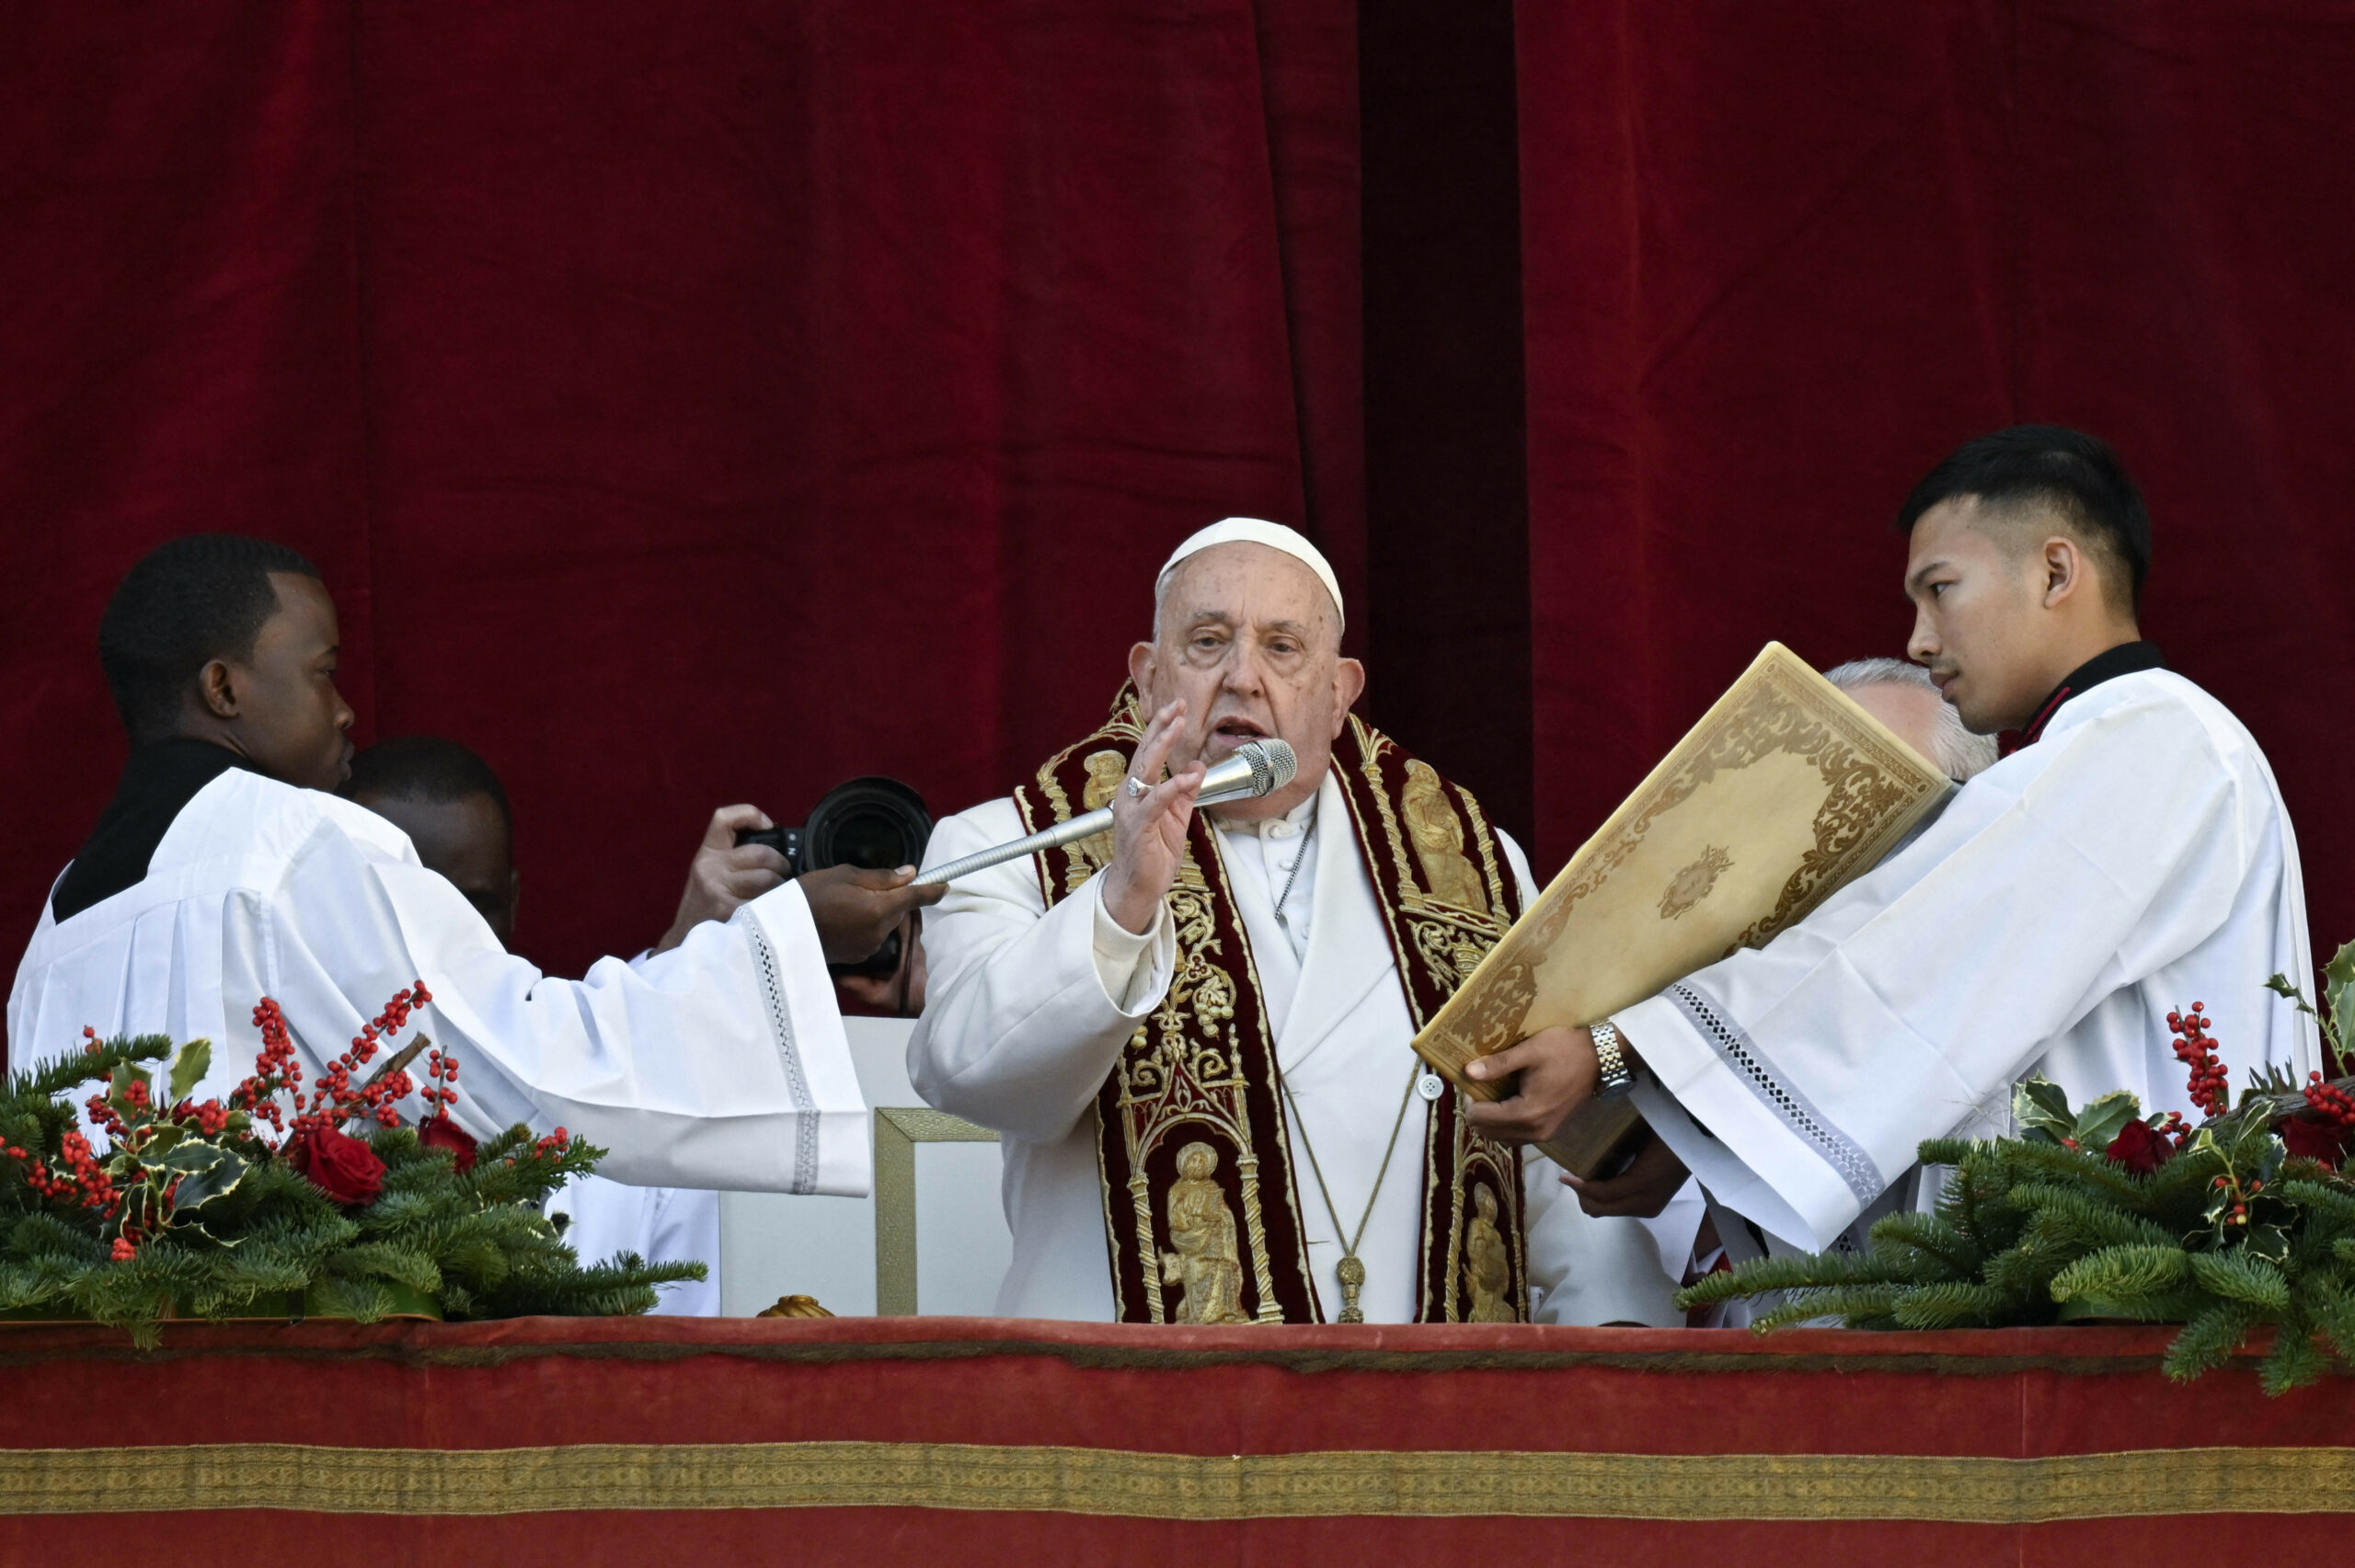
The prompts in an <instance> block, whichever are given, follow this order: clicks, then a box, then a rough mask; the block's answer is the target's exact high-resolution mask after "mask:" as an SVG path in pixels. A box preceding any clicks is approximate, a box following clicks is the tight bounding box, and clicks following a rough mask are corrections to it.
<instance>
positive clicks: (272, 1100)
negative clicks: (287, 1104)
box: [229, 980, 440, 1137]
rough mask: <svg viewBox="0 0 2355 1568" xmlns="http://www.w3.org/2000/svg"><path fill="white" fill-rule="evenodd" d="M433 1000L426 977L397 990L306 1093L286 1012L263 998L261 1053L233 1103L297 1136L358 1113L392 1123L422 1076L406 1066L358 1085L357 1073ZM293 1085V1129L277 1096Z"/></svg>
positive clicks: (258, 1016) (257, 1014)
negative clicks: (313, 1090)
mask: <svg viewBox="0 0 2355 1568" xmlns="http://www.w3.org/2000/svg"><path fill="white" fill-rule="evenodd" d="M432 1000H433V993H432V992H431V991H429V990H426V989H425V982H424V981H423V980H419V981H417V982H416V983H415V984H413V985H410V986H408V987H406V988H404V989H403V990H397V991H395V992H394V993H393V997H392V1000H391V1001H387V1002H385V1010H384V1011H383V1012H382V1013H378V1014H376V1016H375V1017H374V1018H373V1019H371V1020H370V1021H369V1022H368V1023H366V1024H362V1025H361V1028H360V1033H358V1034H357V1035H354V1036H352V1037H351V1048H350V1050H347V1051H345V1052H344V1053H343V1054H342V1055H341V1056H339V1057H337V1058H336V1059H334V1060H333V1061H330V1062H329V1063H327V1071H326V1072H324V1073H323V1074H321V1075H320V1078H319V1083H318V1089H317V1091H316V1093H304V1091H303V1089H302V1082H303V1067H302V1064H301V1063H300V1062H299V1061H297V1060H296V1059H295V1056H294V1041H293V1035H292V1034H291V1032H290V1031H289V1030H288V1029H287V1027H286V1014H285V1013H284V1012H283V1011H282V1010H281V1008H280V1007H279V1005H278V1003H277V1002H276V1001H272V1000H271V999H270V998H269V997H263V998H262V999H261V1001H260V1003H259V1004H258V1006H256V1007H255V1008H254V1026H255V1027H256V1028H258V1029H259V1030H260V1031H261V1054H260V1055H258V1056H257V1057H256V1058H254V1070H253V1075H252V1076H251V1077H249V1078H247V1080H246V1081H245V1082H242V1083H240V1084H238V1085H237V1086H236V1088H235V1089H233V1090H231V1091H230V1092H229V1103H230V1104H233V1105H238V1106H242V1107H243V1108H245V1109H247V1110H249V1111H251V1112H252V1113H253V1114H254V1115H255V1116H258V1117H263V1118H266V1119H267V1120H268V1121H269V1122H270V1126H271V1127H275V1128H276V1129H278V1130H279V1131H280V1132H291V1133H292V1134H293V1135H294V1136H297V1137H299V1136H301V1135H302V1134H304V1133H306V1132H310V1131H312V1130H315V1129H317V1128H323V1127H341V1126H342V1125H343V1123H344V1122H346V1121H347V1120H349V1119H350V1118H351V1117H352V1116H373V1117H374V1118H375V1119H376V1121H377V1122H378V1123H379V1124H380V1125H382V1126H385V1127H391V1126H393V1125H394V1124H395V1123H396V1122H398V1121H399V1120H400V1113H399V1112H398V1111H397V1110H396V1108H395V1107H396V1104H398V1102H399V1101H400V1100H401V1098H402V1097H403V1096H404V1095H406V1094H408V1093H409V1092H410V1091H412V1090H414V1089H415V1088H416V1087H417V1081H416V1080H415V1079H413V1078H411V1077H410V1076H409V1075H408V1070H406V1069H404V1070H397V1071H394V1072H388V1073H385V1075H384V1076H383V1077H382V1078H379V1079H377V1080H375V1081H374V1082H364V1083H361V1084H358V1085H354V1084H353V1082H352V1076H353V1074H354V1073H355V1072H356V1071H357V1070H359V1069H361V1068H363V1067H365V1066H367V1065H368V1063H369V1062H370V1061H371V1060H373V1059H374V1057H375V1055H376V1052H377V1050H378V1049H379V1048H380V1047H382V1046H383V1045H384V1043H385V1041H387V1040H389V1039H391V1038H392V1037H393V1036H395V1035H397V1034H399V1033H400V1032H401V1030H402V1028H403V1027H404V1026H406V1025H407V1024H408V1019H409V1014H410V1013H414V1012H416V1011H417V1010H418V1009H419V1008H420V1007H422V1006H424V1005H425V1004H426V1003H427V1002H429V1001H432ZM435 1054H436V1055H437V1056H438V1055H439V1054H440V1053H439V1052H436V1053H435ZM290 1090H291V1091H293V1096H294V1112H295V1115H294V1122H293V1127H291V1128H290V1127H288V1126H287V1124H286V1122H285V1120H284V1117H283V1114H282V1113H281V1111H280V1109H279V1106H278V1104H277V1097H278V1095H279V1094H280V1093H282V1092H285V1091H290Z"/></svg>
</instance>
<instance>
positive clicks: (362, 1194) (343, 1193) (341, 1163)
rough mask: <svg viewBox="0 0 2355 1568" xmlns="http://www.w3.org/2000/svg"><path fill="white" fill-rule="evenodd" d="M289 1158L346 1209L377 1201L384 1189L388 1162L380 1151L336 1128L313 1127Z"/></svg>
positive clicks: (296, 1141)
mask: <svg viewBox="0 0 2355 1568" xmlns="http://www.w3.org/2000/svg"><path fill="white" fill-rule="evenodd" d="M287 1157H288V1159H290V1160H291V1161H292V1162H293V1165H294V1168H295V1169H296V1170H298V1171H300V1172H302V1173H303V1174H304V1175H305V1176H307V1177H309V1178H310V1182H311V1185H313V1186H315V1187H316V1188H318V1189H319V1190H320V1191H321V1192H323V1193H325V1194H327V1196H329V1197H331V1198H333V1199H335V1200H336V1202H338V1203H339V1204H342V1205H343V1206H344V1207H346V1208H357V1207H360V1206H361V1205H362V1204H367V1203H373V1202H375V1201H376V1195H377V1194H378V1193H379V1192H382V1191H383V1190H384V1186H385V1162H383V1161H382V1160H379V1159H377V1158H376V1151H375V1150H373V1149H371V1148H369V1147H368V1146H367V1145H366V1144H364V1143H362V1142H361V1141H360V1140H359V1139H356V1138H350V1137H347V1136H346V1135H344V1134H342V1133H339V1132H338V1131H336V1130H335V1128H333V1127H313V1128H311V1129H310V1130H309V1131H308V1132H306V1133H304V1135H303V1136H302V1137H300V1138H298V1139H295V1140H294V1148H293V1151H292V1152H291V1153H290V1154H289V1155H288V1156H287Z"/></svg>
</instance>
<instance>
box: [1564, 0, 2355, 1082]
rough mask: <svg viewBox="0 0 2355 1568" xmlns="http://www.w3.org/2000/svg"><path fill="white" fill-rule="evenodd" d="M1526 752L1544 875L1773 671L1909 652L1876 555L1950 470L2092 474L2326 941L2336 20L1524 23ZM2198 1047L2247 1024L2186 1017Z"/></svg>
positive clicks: (2105, 0)
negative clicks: (1979, 457)
mask: <svg viewBox="0 0 2355 1568" xmlns="http://www.w3.org/2000/svg"><path fill="white" fill-rule="evenodd" d="M1519 23H1520V32H1519V40H1518V42H1519V63H1520V79H1521V125H1522V226H1523V235H1524V236H1525V249H1524V264H1525V267H1526V269H1527V270H1526V302H1527V323H1526V326H1527V342H1528V361H1529V432H1530V433H1529V459H1530V491H1531V526H1530V539H1531V579H1532V585H1533V591H1534V595H1535V601H1536V612H1535V628H1536V630H1535V637H1534V644H1535V646H1534V660H1535V666H1536V674H1535V689H1536V701H1535V704H1534V705H1535V723H1536V741H1535V749H1534V758H1535V773H1536V780H1537V789H1538V817H1539V820H1540V821H1541V823H1542V824H1543V831H1542V834H1541V842H1542V846H1543V850H1544V853H1545V855H1547V856H1551V857H1559V856H1561V855H1564V854H1567V853H1568V852H1569V850H1570V849H1572V848H1573V847H1575V845H1576V843H1577V841H1578V840H1579V838H1580V835H1581V834H1583V833H1584V832H1586V831H1587V830H1589V828H1590V827H1591V825H1592V824H1593V823H1595V822H1596V821H1598V820H1599V819H1600V818H1601V817H1602V816H1603V814H1604V813H1605V812H1607V811H1608V810H1609V809H1610V808H1611V807H1613V806H1614V805H1615V804H1617V802H1618V801H1619V800H1620V799H1621V798H1622V797H1623V795H1625V794H1626V791H1627V789H1628V788H1629V787H1631V786H1632V785H1633V784H1634V783H1635V782H1636V780H1637V779H1638V778H1639V777H1640V776H1641V775H1642V773H1643V771H1644V770H1645V769H1646V768H1648V766H1649V765H1650V764H1651V762H1652V761H1654V760H1656V759H1657V758H1658V757H1659V755H1660V752H1661V751H1662V750H1664V749H1665V748H1666V747H1667V746H1668V745H1669V744H1670V743H1671V742H1672V740H1673V739H1674V738H1675V737H1676V736H1677V735H1678V734H1679V733H1681V732H1682V731H1683V728H1684V727H1685V726H1687V725H1688V724H1689V723H1691V721H1692V720H1693V719H1694V717H1696V716H1697V715H1699V714H1700V712H1701V710H1702V709H1703V708H1704V707H1705V706H1706V704H1707V703H1708V701H1709V700H1710V699H1711V698H1713V697H1714V696H1716V695H1717V692H1720V691H1721V690H1723V688H1724V686H1725V684H1726V683H1727V681H1729V680H1730V679H1731V678H1732V676H1733V675H1734V674H1735V673H1736V672H1737V671H1738V670H1740V668H1741V666H1742V665H1743V663H1744V662H1745V661H1746V660H1748V659H1749V658H1751V656H1752V655H1753V654H1754V653H1756V652H1757V650H1758V647H1759V646H1760V645H1761V644H1762V643H1763V642H1764V641H1765V640H1766V639H1768V638H1769V637H1775V638H1780V639H1781V640H1783V641H1785V642H1786V643H1788V644H1790V645H1791V646H1792V647H1795V648H1796V649H1798V652H1800V653H1801V654H1803V655H1805V656H1806V657H1807V658H1810V659H1813V660H1816V661H1817V662H1818V663H1828V662H1832V661H1834V660H1838V659H1843V658H1854V657H1856V656H1858V655H1864V654H1893V653H1898V652H1901V649H1902V644H1903V641H1904V638H1905V635H1906V631H1907V628H1908V626H1909V625H1910V616H1909V613H1908V612H1907V611H1906V610H1905V609H1904V607H1903V605H1902V603H1901V598H1900V594H1899V578H1900V577H1901V563H1902V561H1903V550H1902V547H1901V544H1900V542H1899V541H1898V540H1897V539H1896V537H1895V536H1894V535H1893V534H1892V533H1890V532H1889V519H1890V516H1891V515H1892V514H1893V513H1894V512H1895V510H1896V509H1897V505H1898V503H1899V502H1900V501H1901V499H1902V498H1903V497H1904V495H1905V492H1906V491H1907V489H1908V488H1909V487H1911V486H1912V485H1913V481H1914V480H1915V479H1917V478H1919V477H1920V475H1921V474H1922V473H1923V471H1924V470H1925V469H1926V468H1927V467H1928V466H1929V465H1930V464H1931V463H1933V462H1934V461H1936V459H1937V458H1938V457H1940V456H1943V455H1944V454H1945V453H1946V452H1947V450H1949V449H1950V448H1952V447H1953V446H1955V445H1956V444H1957V443H1959V441H1962V440H1964V439H1966V438H1968V437H1970V436H1972V435H1975V434H1978V433H1980V432H1982V431H1984V430H1987V429H1993V428H1995V427H1998V426H2002V425H2007V424H2011V423H2014V422H2016V421H2020V420H2029V419H2035V420H2052V421H2058V422H2062V423H2066V424H2073V425H2080V426H2083V427H2085V428H2086V429H2092V430H2095V431H2097V432H2099V433H2100V434H2102V435H2104V436H2105V437H2107V438H2108V440H2110V441H2112V442H2114V443H2115V444H2116V445H2117V447H2118V449H2119V452H2121V454H2122V455H2123V456H2124V458H2125V460H2126V462H2127V464H2129V465H2130V466H2131V468H2132V469H2133V470H2134V472H2135V473H2136V474H2137V475H2139V476H2140V477H2141V479H2142V484H2143V486H2144V488H2145V490H2146V491H2147V492H2148V496H2149V500H2150V505H2151V510H2152V514H2153V517H2154V526H2155V529H2156V532H2157V549H2156V561H2155V566H2154V572H2153V577H2152V580H2151V587H2150V591H2149V596H2148V601H2147V605H2146V609H2147V614H2146V616H2145V620H2144V628H2145V630H2146V632H2147V633H2148V634H2149V635H2151V636H2153V637H2154V638H2155V639H2156V640H2157V641H2158V642H2159V643H2160V645H2161V646H2162V647H2164V648H2165V651H2166V654H2167V656H2168V658H2169V660H2170V661H2171V662H2172V663H2173V664H2174V665H2175V666H2176V668H2177V669H2178V670H2182V671H2183V672H2184V673H2186V674H2187V675H2188V676H2190V677H2191V678H2192V679H2193V680H2195V681H2199V682H2200V683H2201V684H2202V685H2204V686H2206V687H2207V688H2208V689H2209V690H2211V691H2212V692H2215V693H2216V694H2217V695H2218V696H2219V697H2221V698H2222V699H2223V701H2224V702H2226V703H2227V704H2230V705H2231V706H2232V707H2233V708H2234V710H2235V711H2236V712H2238V713H2239V714H2240V715H2242V717H2243V718H2244V719H2245V720H2246V723H2247V724H2248V726H2249V727H2250V728H2251V729H2252V730H2254V731H2255V732H2256V735H2257V739H2258V741H2259V742H2260V743H2261V744H2262V745H2263V746H2264V747H2265V749H2266V750H2267V752H2268V754H2269V757H2270V758H2271V760H2272V762H2273V765H2274V768H2275V771H2276V773H2278V775H2279V776H2280V782H2281V785H2282V788H2283V791H2284V793H2285V794H2286V795H2287V796H2288V799H2289V804H2290V809H2291V811H2292V816H2293V818H2294V819H2295V821H2296V825H2297V828H2298V830H2299V835H2300V838H2301V840H2302V843H2303V850H2304V854H2305V871H2306V885H2307V889H2308V892H2309V894H2310V904H2311V908H2312V910H2313V916H2314V934H2315V939H2316V941H2317V942H2318V943H2319V944H2324V945H2325V947H2326V950H2328V948H2330V947H2335V946H2336V945H2337V944H2338V942H2339V941H2342V940H2345V939H2347V938H2349V937H2355V882H2350V879H2349V876H2348V870H2349V851H2350V848H2355V823H2350V822H2349V820H2348V816H2347V806H2348V793H2347V778H2348V773H2349V768H2350V765H2355V729H2350V727H2349V725H2348V724H2347V723H2346V721H2345V718H2344V715H2343V708H2344V693H2345V692H2346V690H2347V688H2348V684H2349V678H2350V676H2355V646H2350V645H2351V643H2355V638H2350V633H2351V632H2355V593H2350V589H2349V572H2350V569H2355V532H2350V530H2349V528H2348V526H2347V523H2346V515H2347V511H2348V507H2349V497H2350V494H2355V442H2350V441H2349V439H2348V420H2349V412H2350V399H2349V389H2350V387H2355V372H2350V370H2349V366H2350V364H2355V289H2350V287H2349V280H2350V279H2351V278H2355V223H2350V218H2349V215H2350V213H2355V111H2350V103H2355V99H2350V97H2349V91H2348V87H2349V83H2350V82H2355V12H2350V11H2349V8H2348V7H2347V6H2344V5H2343V4H2336V3H2322V0H2282V3H2279V4H2274V5H2269V6H2264V7H2261V8H2252V7H2233V6H2210V5H2205V4H2200V3H2199V0H2033V3H2030V0H2011V3H2005V0H1919V3H1915V4H1907V5H1896V6H1877V5H1856V4H1848V3H1840V0H1822V3H1815V4H1793V5H1781V6H1753V5H1744V4H1741V3H1740V0H1609V3H1597V4H1590V5H1580V6H1561V5H1556V4H1553V3H1551V0H1524V3H1523V4H1522V5H1521V6H1520V8H1519ZM2204 1000H2207V1001H2209V1004H2210V1005H2211V1007H2212V1008H2215V1009H2217V1010H2218V1011H2217V1016H2218V1017H2219V1018H2220V1019H2223V1020H2225V1022H2223V1024H2220V1025H2219V1028H2220V1031H2221V1032H2222V1033H2223V1036H2224V1037H2225V1038H2226V1039H2227V1040H2229V1039H2230V1038H2231V1034H2232V1024H2231V1023H2230V1019H2231V1018H2232V1016H2233V1012H2232V1011H2228V1009H2233V1010H2238V1009H2244V1008H2247V1009H2253V1008H2255V1007H2257V1006H2259V1005H2263V1004H2265V999H2263V998H2260V997H2257V996H2255V995H2252V996H2250V997H2247V998H2243V999H2237V1000H2233V1001H2222V1000H2218V999H2213V998H2210V999H2204Z"/></svg>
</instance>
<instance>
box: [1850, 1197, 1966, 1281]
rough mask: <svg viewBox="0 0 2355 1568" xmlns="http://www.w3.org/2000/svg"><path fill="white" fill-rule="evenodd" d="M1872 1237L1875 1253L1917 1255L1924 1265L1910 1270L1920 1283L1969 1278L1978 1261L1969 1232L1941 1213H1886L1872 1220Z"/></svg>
mask: <svg viewBox="0 0 2355 1568" xmlns="http://www.w3.org/2000/svg"><path fill="white" fill-rule="evenodd" d="M1872 1241H1873V1249H1874V1251H1875V1253H1891V1252H1902V1253H1911V1254H1913V1256H1914V1257H1915V1258H1917V1259H1919V1260H1920V1261H1921V1263H1922V1264H1923V1265H1924V1266H1923V1267H1922V1268H1919V1269H1915V1270H1913V1271H1911V1272H1912V1276H1913V1278H1915V1279H1917V1280H1919V1281H1921V1282H1923V1283H1924V1284H1928V1283H1932V1282H1934V1281H1936V1280H1945V1279H1970V1278H1972V1277H1973V1276H1976V1275H1977V1274H1978V1272H1979V1265H1980V1262H1981V1261H1982V1257H1981V1253H1980V1252H1979V1249H1978V1248H1977V1247H1976V1246H1974V1245H1973V1244H1972V1243H1971V1240H1970V1236H1968V1235H1967V1234H1965V1233H1964V1231H1963V1230H1962V1228H1961V1227H1960V1226H1958V1225H1956V1224H1955V1223H1954V1222H1953V1221H1952V1220H1950V1219H1947V1217H1946V1216H1944V1215H1942V1214H1924V1213H1920V1212H1918V1211H1916V1212H1912V1213H1905V1214H1891V1215H1888V1216H1886V1217H1884V1218H1883V1219H1878V1220H1876V1221H1874V1223H1873V1228H1872Z"/></svg>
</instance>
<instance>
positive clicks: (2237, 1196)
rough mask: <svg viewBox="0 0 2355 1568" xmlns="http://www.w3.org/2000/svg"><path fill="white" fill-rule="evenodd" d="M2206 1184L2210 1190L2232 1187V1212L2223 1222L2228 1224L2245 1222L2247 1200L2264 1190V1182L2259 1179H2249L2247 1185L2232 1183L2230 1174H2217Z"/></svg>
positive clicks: (2246, 1217) (2246, 1219)
mask: <svg viewBox="0 0 2355 1568" xmlns="http://www.w3.org/2000/svg"><path fill="white" fill-rule="evenodd" d="M2208 1185H2209V1188H2210V1189H2211V1191H2212V1190H2215V1189H2218V1188H2223V1187H2231V1188H2232V1189H2233V1208H2232V1214H2231V1216H2230V1218H2228V1219H2226V1220H2225V1223H2226V1224H2228V1225H2246V1224H2247V1223H2248V1200H2249V1199H2250V1198H2253V1197H2255V1196H2257V1194H2259V1193H2261V1192H2263V1191H2264V1190H2265V1184H2264V1183H2263V1182H2261V1181H2257V1180H2255V1179H2251V1181H2250V1182H2249V1184H2248V1185H2246V1186H2239V1185H2235V1184H2234V1181H2233V1179H2232V1177H2230V1176H2219V1177H2217V1178H2216V1179H2215V1180H2214V1181H2212V1182H2210V1183H2209V1184H2208Z"/></svg>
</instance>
